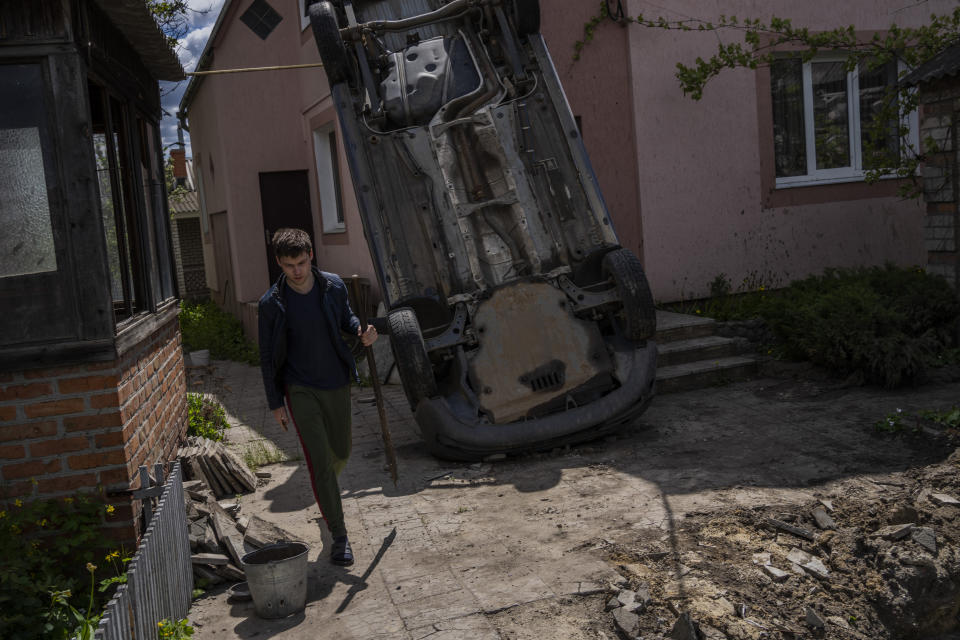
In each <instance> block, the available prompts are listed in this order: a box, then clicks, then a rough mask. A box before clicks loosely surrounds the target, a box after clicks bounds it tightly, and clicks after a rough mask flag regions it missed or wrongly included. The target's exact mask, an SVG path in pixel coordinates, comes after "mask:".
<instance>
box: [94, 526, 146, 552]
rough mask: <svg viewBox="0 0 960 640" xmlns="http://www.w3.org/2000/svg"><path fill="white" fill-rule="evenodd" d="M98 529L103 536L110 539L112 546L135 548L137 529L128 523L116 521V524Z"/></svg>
mask: <svg viewBox="0 0 960 640" xmlns="http://www.w3.org/2000/svg"><path fill="white" fill-rule="evenodd" d="M100 531H101V532H102V533H103V535H104V537H105V538H107V539H108V540H110V541H112V542H113V544H112V545H111V546H112V547H115V546H123V547H124V548H126V549H135V548H136V546H137V530H136V529H135V528H134V526H133V522H132V521H131V522H130V523H117V526H112V527H102V528H101V529H100Z"/></svg>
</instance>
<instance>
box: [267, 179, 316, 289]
mask: <svg viewBox="0 0 960 640" xmlns="http://www.w3.org/2000/svg"><path fill="white" fill-rule="evenodd" d="M260 209H261V211H262V212H263V240H264V242H265V243H266V245H267V265H268V268H269V269H270V282H271V283H273V282H276V280H277V278H279V277H280V267H279V266H278V265H277V260H276V258H274V255H273V248H272V247H271V246H270V238H272V237H273V233H274V232H275V231H276V230H277V229H282V228H284V227H292V228H296V229H303V230H304V231H306V232H307V233H308V234H310V239H311V240H312V241H314V243H316V238H315V237H314V235H313V216H312V215H311V213H310V182H309V181H308V180H307V172H306V171H272V172H269V173H261V174H260ZM314 264H316V258H314Z"/></svg>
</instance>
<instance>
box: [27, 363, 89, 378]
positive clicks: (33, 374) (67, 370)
mask: <svg viewBox="0 0 960 640" xmlns="http://www.w3.org/2000/svg"><path fill="white" fill-rule="evenodd" d="M77 373H83V369H82V368H81V367H79V366H75V367H54V368H52V369H32V370H30V371H24V372H23V377H24V378H26V379H27V380H36V379H38V378H59V377H60V376H69V375H71V374H77Z"/></svg>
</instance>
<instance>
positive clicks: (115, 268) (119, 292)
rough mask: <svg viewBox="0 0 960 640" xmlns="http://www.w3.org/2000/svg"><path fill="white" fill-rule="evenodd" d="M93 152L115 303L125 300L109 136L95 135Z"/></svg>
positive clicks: (111, 288) (111, 289)
mask: <svg viewBox="0 0 960 640" xmlns="http://www.w3.org/2000/svg"><path fill="white" fill-rule="evenodd" d="M93 152H94V155H95V156H96V160H97V184H98V186H99V188H100V215H101V216H102V217H103V233H104V235H105V236H106V240H107V262H108V264H109V267H110V295H111V296H112V298H113V300H114V301H117V300H123V277H122V274H123V269H122V268H121V266H120V264H121V260H120V245H119V243H118V241H117V223H116V212H115V211H114V208H113V203H114V200H115V199H114V197H113V188H112V187H111V186H110V162H109V161H108V160H107V136H106V134H105V133H94V134H93Z"/></svg>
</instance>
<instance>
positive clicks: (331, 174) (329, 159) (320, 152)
mask: <svg viewBox="0 0 960 640" xmlns="http://www.w3.org/2000/svg"><path fill="white" fill-rule="evenodd" d="M313 152H314V155H315V157H316V161H317V189H318V190H319V191H320V219H321V221H322V222H323V232H324V233H337V232H341V231H345V230H346V226H345V225H344V222H343V203H342V200H341V195H340V161H339V159H338V156H337V132H336V130H335V129H334V128H333V125H332V124H331V125H327V126H325V127H322V128H320V129H315V130H314V132H313Z"/></svg>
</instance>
